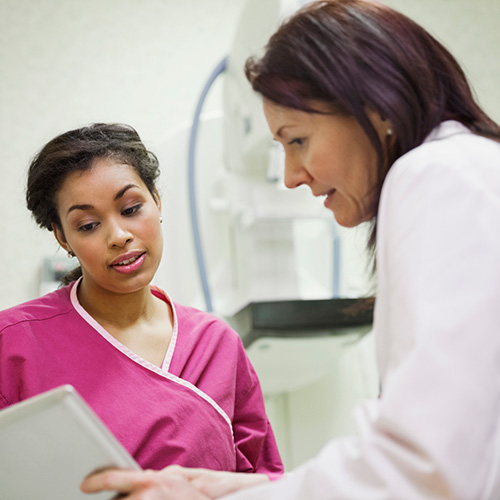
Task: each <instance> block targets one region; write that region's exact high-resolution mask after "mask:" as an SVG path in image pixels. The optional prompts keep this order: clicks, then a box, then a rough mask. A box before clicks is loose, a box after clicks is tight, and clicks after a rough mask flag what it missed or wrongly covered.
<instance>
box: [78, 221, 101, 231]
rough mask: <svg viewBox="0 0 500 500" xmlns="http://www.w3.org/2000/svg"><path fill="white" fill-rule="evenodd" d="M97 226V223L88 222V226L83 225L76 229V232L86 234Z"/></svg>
mask: <svg viewBox="0 0 500 500" xmlns="http://www.w3.org/2000/svg"><path fill="white" fill-rule="evenodd" d="M96 226H97V222H89V223H88V224H83V226H79V227H78V231H82V232H87V231H92V229H94V228H95V227H96Z"/></svg>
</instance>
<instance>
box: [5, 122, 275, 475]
mask: <svg viewBox="0 0 500 500" xmlns="http://www.w3.org/2000/svg"><path fill="white" fill-rule="evenodd" d="M158 175H159V166H158V161H157V158H156V157H155V155H154V154H152V153H151V152H149V151H148V150H147V149H146V148H145V146H144V144H143V143H142V142H141V139H140V137H139V136H138V134H137V132H136V131H135V130H134V129H133V128H131V127H129V126H125V125H119V124H94V125H91V126H89V127H85V128H81V129H77V130H72V131H69V132H67V133H64V134H62V135H60V136H58V137H56V138H55V139H53V140H52V141H50V142H49V143H48V144H47V145H46V146H45V147H44V148H43V149H42V150H41V151H40V152H39V153H38V155H37V156H36V157H35V158H34V160H33V161H32V163H31V165H30V168H29V173H28V185H27V195H26V198H27V205H28V208H29V209H30V210H31V212H32V214H33V217H34V218H35V220H36V222H37V223H38V224H39V225H40V226H41V227H43V228H46V229H48V230H49V231H53V233H54V236H55V237H56V239H57V241H58V242H59V244H60V245H61V247H62V248H63V249H64V250H65V251H66V252H67V253H68V256H70V257H76V258H77V259H78V261H79V264H80V266H79V267H78V268H77V269H76V272H74V273H72V276H70V277H69V278H68V281H69V284H67V285H66V286H64V287H62V288H60V289H58V290H57V291H55V292H53V293H49V294H48V295H45V296H43V297H41V298H38V299H35V300H32V301H30V302H26V303H24V304H21V305H18V306H16V307H13V308H10V309H7V310H5V311H2V312H0V409H1V408H4V407H7V406H9V405H12V404H14V403H17V402H18V401H21V400H24V399H26V398H29V397H31V396H34V395H36V394H39V393H41V392H43V391H46V390H49V389H52V388H54V387H57V386H59V385H62V384H71V385H73V386H74V387H75V388H76V389H77V391H78V392H79V393H80V394H81V395H82V396H83V398H84V399H85V400H86V401H87V403H88V404H89V405H90V406H91V407H92V408H93V409H94V410H95V412H96V413H97V414H98V415H99V417H100V418H101V419H102V420H103V421H104V423H105V424H106V425H107V426H108V428H109V429H110V430H111V431H112V432H113V433H114V435H115V436H116V437H117V438H118V439H119V441H121V443H122V444H123V445H124V446H125V448H126V449H127V450H128V451H129V452H130V454H131V455H132V456H133V457H134V458H135V459H136V460H137V462H138V463H139V464H140V465H141V466H142V467H143V468H145V469H162V468H164V467H165V466H167V465H170V464H178V465H184V466H188V467H204V468H205V467H206V468H208V469H212V470H224V471H240V472H251V473H261V474H266V475H268V476H269V477H271V478H272V477H275V476H279V475H280V474H281V473H282V471H283V467H282V463H281V459H280V456H279V453H278V450H277V447H276V442H275V439H274V437H273V432H272V430H271V427H270V425H269V422H268V419H267V417H266V413H265V409H264V403H263V398H262V393H261V389H260V386H259V382H258V380H257V376H256V374H255V372H254V370H253V368H252V366H251V364H250V362H249V360H248V358H247V356H246V354H245V351H244V348H243V345H242V343H241V340H240V338H239V336H238V335H237V334H236V332H234V331H233V330H231V329H230V328H229V327H228V326H227V325H226V324H225V323H224V322H222V321H221V320H220V319H218V318H216V317H214V316H212V315H209V314H207V313H204V312H201V311H199V310H196V309H193V308H190V307H186V306H182V305H179V304H176V303H174V302H173V301H172V300H171V299H170V298H169V297H168V295H167V294H166V293H165V292H164V291H163V290H161V289H159V288H157V287H155V286H153V285H151V280H152V279H153V276H154V275H155V272H156V270H157V268H158V265H159V263H160V260H161V257H162V248H163V241H162V230H161V200H160V196H159V194H158V191H157V189H156V187H155V182H156V180H157V178H158Z"/></svg>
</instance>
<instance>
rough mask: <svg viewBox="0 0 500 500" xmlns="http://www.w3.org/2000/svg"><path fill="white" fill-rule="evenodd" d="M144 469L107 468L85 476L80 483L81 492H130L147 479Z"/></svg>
mask: <svg viewBox="0 0 500 500" xmlns="http://www.w3.org/2000/svg"><path fill="white" fill-rule="evenodd" d="M145 472H146V471H129V470H107V471H104V472H99V473H96V474H91V475H90V476H88V477H86V478H85V479H84V480H83V482H82V483H81V485H80V489H81V490H82V492H83V493H97V492H99V491H117V492H118V493H130V492H131V491H132V490H133V489H134V488H135V487H137V486H138V485H141V484H143V483H144V481H145V480H146V479H147V473H145Z"/></svg>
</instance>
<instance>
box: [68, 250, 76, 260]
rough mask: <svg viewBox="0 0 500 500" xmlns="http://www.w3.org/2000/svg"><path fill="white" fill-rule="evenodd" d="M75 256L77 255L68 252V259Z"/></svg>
mask: <svg viewBox="0 0 500 500" xmlns="http://www.w3.org/2000/svg"><path fill="white" fill-rule="evenodd" d="M74 256H75V254H74V253H73V252H72V251H71V250H68V259H72V258H73V257H74Z"/></svg>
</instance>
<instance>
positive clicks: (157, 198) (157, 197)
mask: <svg viewBox="0 0 500 500" xmlns="http://www.w3.org/2000/svg"><path fill="white" fill-rule="evenodd" d="M153 199H154V200H155V203H156V206H157V207H158V210H159V211H160V214H161V196H160V193H159V192H158V189H157V188H154V191H153Z"/></svg>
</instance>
